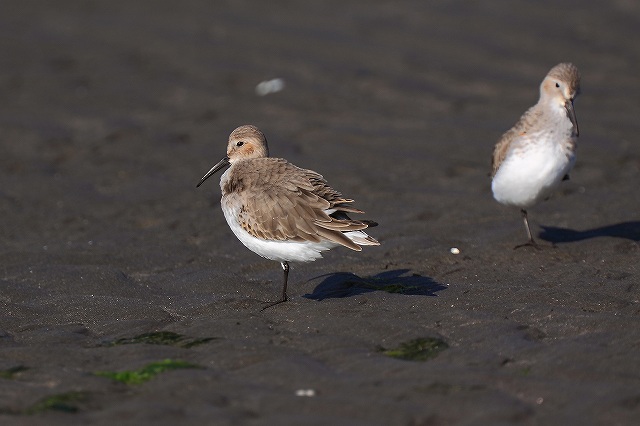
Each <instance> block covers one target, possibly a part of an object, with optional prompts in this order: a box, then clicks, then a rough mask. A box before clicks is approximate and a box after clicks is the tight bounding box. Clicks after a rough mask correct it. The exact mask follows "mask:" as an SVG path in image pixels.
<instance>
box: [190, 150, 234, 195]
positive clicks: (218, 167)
mask: <svg viewBox="0 0 640 426" xmlns="http://www.w3.org/2000/svg"><path fill="white" fill-rule="evenodd" d="M230 164H231V163H230V162H229V157H224V158H223V159H222V160H220V161H219V162H218V164H216V165H215V166H213V167H212V168H211V170H209V171H208V172H207V174H206V175H204V176H202V179H200V183H198V184H197V185H196V188H197V187H199V186H200V185H202V184H203V183H204V181H205V180H207V179H209V178H210V177H211V176H213V175H214V174H215V173H216V172H217V171H219V170H221V169H224V168H225V167H227V166H228V165H230Z"/></svg>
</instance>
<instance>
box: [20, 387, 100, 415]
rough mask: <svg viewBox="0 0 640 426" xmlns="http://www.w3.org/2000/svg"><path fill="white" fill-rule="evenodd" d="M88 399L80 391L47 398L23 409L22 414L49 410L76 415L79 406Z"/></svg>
mask: <svg viewBox="0 0 640 426" xmlns="http://www.w3.org/2000/svg"><path fill="white" fill-rule="evenodd" d="M88 397H89V394H88V393H87V392H82V391H72V392H65V393H59V394H56V395H51V396H47V397H45V398H42V399H41V400H40V401H38V402H36V403H35V404H33V405H32V406H31V407H29V408H27V409H25V410H24V412H23V414H38V413H42V412H44V411H49V410H54V411H62V412H64V413H76V412H78V411H80V408H79V405H80V404H81V403H82V402H84V401H86V400H87V399H88Z"/></svg>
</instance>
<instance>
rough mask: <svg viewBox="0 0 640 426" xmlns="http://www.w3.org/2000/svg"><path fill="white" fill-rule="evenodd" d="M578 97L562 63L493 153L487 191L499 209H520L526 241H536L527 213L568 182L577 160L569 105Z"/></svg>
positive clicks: (574, 72) (575, 79) (574, 73)
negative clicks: (489, 183) (491, 179)
mask: <svg viewBox="0 0 640 426" xmlns="http://www.w3.org/2000/svg"><path fill="white" fill-rule="evenodd" d="M579 93H580V74H579V73H578V68H576V67H575V65H573V64H570V63H561V64H558V65H556V66H555V67H553V68H551V71H549V73H548V74H547V76H546V77H545V78H544V80H543V81H542V84H541V85H540V99H539V100H538V103H537V104H535V105H534V106H533V107H531V108H529V110H527V112H525V113H524V114H523V115H522V117H520V120H519V121H518V122H517V123H516V124H515V126H513V127H512V128H511V129H510V130H509V131H507V132H506V133H505V134H504V135H502V138H500V140H499V141H498V143H497V144H496V147H495V149H494V151H493V161H492V163H493V164H492V165H493V170H492V173H491V175H492V178H493V181H492V183H491V189H492V191H493V197H494V198H495V199H496V200H497V201H498V202H499V203H501V204H505V205H508V206H515V207H518V208H520V211H521V212H522V217H523V219H524V225H525V228H526V230H527V237H528V241H527V243H525V244H522V245H520V246H516V248H518V247H522V246H526V245H530V246H534V247H536V242H535V240H534V239H533V236H532V234H531V229H530V228H529V221H528V219H527V209H528V208H529V207H532V206H534V205H536V204H537V203H538V202H540V201H541V200H544V199H546V198H548V197H549V196H550V195H551V193H552V192H553V190H554V189H555V188H556V187H557V186H558V184H559V183H560V182H561V181H563V180H566V179H568V178H569V175H568V173H569V171H570V170H571V168H572V167H573V164H574V163H575V161H576V145H577V142H578V121H577V120H576V114H575V111H574V109H573V101H574V99H575V97H576V96H578V94H579Z"/></svg>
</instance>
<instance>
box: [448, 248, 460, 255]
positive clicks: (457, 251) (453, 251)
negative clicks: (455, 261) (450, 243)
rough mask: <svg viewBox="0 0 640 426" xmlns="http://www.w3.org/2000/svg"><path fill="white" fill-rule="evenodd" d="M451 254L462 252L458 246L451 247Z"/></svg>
mask: <svg viewBox="0 0 640 426" xmlns="http://www.w3.org/2000/svg"><path fill="white" fill-rule="evenodd" d="M450 251H451V254H460V249H459V248H458V247H451V250H450Z"/></svg>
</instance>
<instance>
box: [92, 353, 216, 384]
mask: <svg viewBox="0 0 640 426" xmlns="http://www.w3.org/2000/svg"><path fill="white" fill-rule="evenodd" d="M184 368H203V367H201V366H199V365H196V364H192V363H190V362H186V361H178V360H172V359H165V360H162V361H158V362H152V363H151V364H147V365H145V366H144V367H142V368H141V369H139V370H125V371H97V372H95V373H94V374H95V375H96V376H100V377H107V378H109V379H112V380H115V381H118V382H122V383H125V384H127V385H138V384H140V383H144V382H146V381H148V380H151V379H153V378H154V377H155V376H157V375H158V374H160V373H164V372H165V371H169V370H178V369H184Z"/></svg>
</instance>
